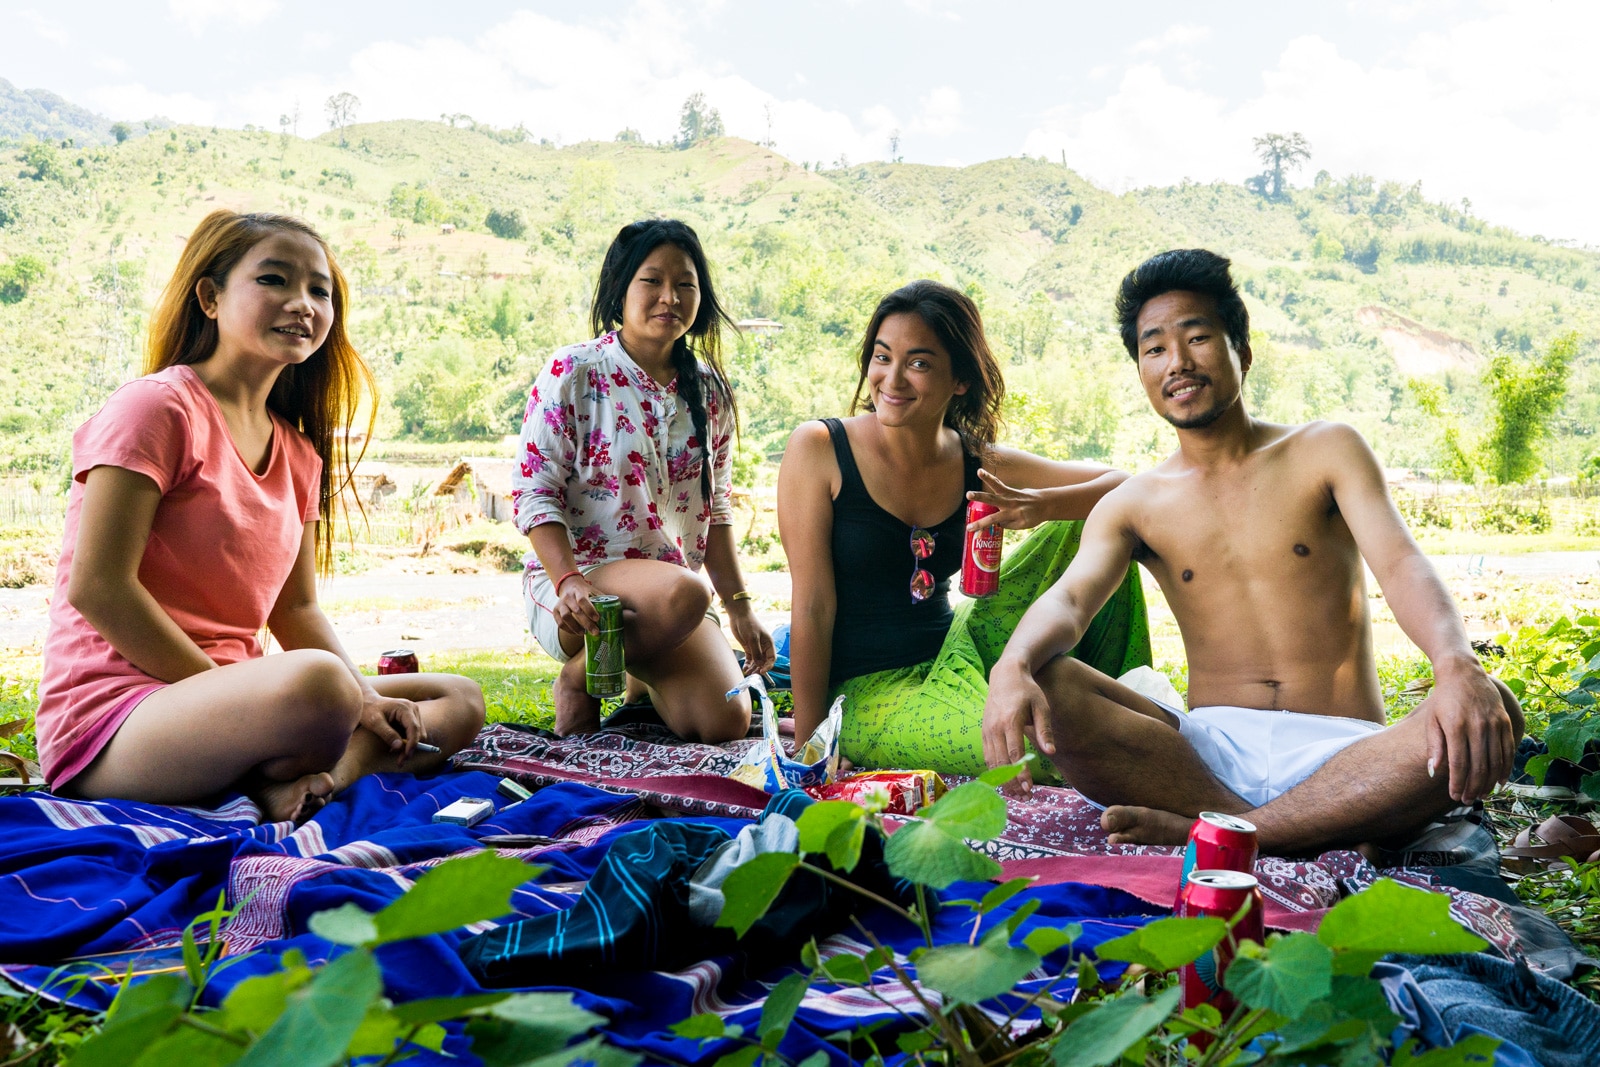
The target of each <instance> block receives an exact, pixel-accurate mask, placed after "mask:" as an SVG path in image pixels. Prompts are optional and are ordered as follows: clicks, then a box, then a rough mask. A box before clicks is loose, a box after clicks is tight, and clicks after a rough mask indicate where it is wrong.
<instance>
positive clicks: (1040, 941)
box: [1022, 923, 1083, 957]
mask: <svg viewBox="0 0 1600 1067" xmlns="http://www.w3.org/2000/svg"><path fill="white" fill-rule="evenodd" d="M1082 936H1083V926H1082V925H1081V924H1080V923H1069V924H1068V925H1066V926H1062V927H1054V926H1036V927H1034V928H1033V929H1032V930H1029V931H1028V935H1027V936H1026V937H1024V938H1023V939H1022V943H1023V944H1024V945H1027V946H1028V948H1030V949H1032V950H1033V951H1034V952H1037V953H1038V954H1039V955H1040V956H1041V957H1044V956H1048V955H1050V953H1052V952H1054V951H1055V950H1056V949H1058V948H1063V947H1065V946H1067V945H1070V944H1072V943H1073V942H1074V941H1076V940H1078V938H1080V937H1082Z"/></svg>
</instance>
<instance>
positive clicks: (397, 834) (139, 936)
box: [0, 771, 1164, 1064]
mask: <svg viewBox="0 0 1600 1067" xmlns="http://www.w3.org/2000/svg"><path fill="white" fill-rule="evenodd" d="M496 780H497V778H496V776H491V775H488V774H484V773H480V772H473V771H466V772H459V773H450V774H445V775H441V776H439V777H437V778H433V779H429V780H418V779H414V778H411V777H409V776H406V775H376V776H373V777H369V778H366V779H363V780H361V781H360V782H358V783H357V784H356V785H355V786H354V787H352V788H351V789H350V790H348V791H347V792H345V793H344V794H342V795H341V796H340V797H339V798H338V799H337V800H336V801H335V802H334V803H331V804H329V805H328V806H327V807H326V808H324V809H323V810H322V811H321V812H319V813H318V814H317V816H316V817H315V818H314V819H313V820H312V821H310V822H308V823H306V824H305V825H304V826H301V827H299V828H298V829H297V828H295V827H294V826H292V825H291V824H288V823H261V822H260V821H259V820H260V812H259V810H258V809H257V808H256V806H255V805H254V804H253V803H252V802H251V801H249V800H248V799H246V798H243V797H240V798H235V799H233V800H231V801H229V802H228V803H226V804H224V805H222V806H220V807H218V808H215V809H210V810H205V809H199V808H192V807H164V806H161V805H153V804H138V803H131V802H118V801H98V802H88V801H76V800H67V799H62V798H58V797H53V796H50V795H49V794H45V793H34V794H29V795H25V796H20V797H8V798H4V799H0V961H4V962H3V964H0V974H4V975H5V976H6V977H7V978H9V979H10V980H11V981H12V982H15V983H16V984H18V985H21V986H23V987H26V988H29V989H40V988H44V989H46V992H47V994H48V995H50V996H51V997H53V998H55V999H65V1000H69V1001H70V1002H72V1003H75V1004H78V1005H80V1006H83V1007H102V1008H103V1007H104V1006H106V1004H108V1003H109V1001H110V997H111V995H112V993H113V992H114V989H115V986H114V985H113V984H110V983H95V982H91V983H88V984H87V985H84V986H83V987H82V988H81V989H79V990H77V991H76V992H71V991H70V987H67V986H64V985H61V984H60V983H59V982H57V984H55V985H54V986H51V984H50V983H51V982H52V975H54V974H55V972H56V964H57V963H59V962H60V961H62V960H64V959H66V958H67V957H72V956H82V955H88V954H94V953H101V952H107V951H113V950H121V949H129V948H144V949H160V948H162V947H170V946H175V945H177V944H178V943H179V940H180V937H181V934H182V930H183V927H184V925H185V924H186V923H187V922H189V921H190V920H191V919H192V918H193V917H194V916H195V915H197V914H199V913H201V912H204V911H206V910H208V909H210V908H211V907H212V906H214V904H215V903H216V898H217V894H218V892H219V891H220V890H226V893H227V899H228V901H229V903H230V904H233V905H235V906H238V905H239V904H240V902H243V904H242V906H240V909H239V912H238V914H237V915H236V916H235V917H234V918H233V919H232V920H231V921H230V922H229V923H228V924H227V925H226V927H225V928H224V930H223V936H224V937H225V938H226V940H227V945H228V948H227V954H228V955H230V956H232V955H238V954H240V953H246V952H254V953H256V955H255V956H253V957H251V958H250V959H247V960H245V961H243V962H241V963H239V964H237V965H234V966H232V967H230V968H229V969H227V970H225V971H223V972H222V973H221V974H220V975H219V976H218V977H217V979H216V981H215V982H214V984H213V985H212V986H209V987H208V988H207V990H206V993H205V996H204V1001H205V1002H206V1003H210V1004H215V1003H219V1002H220V1001H221V1000H222V999H223V998H224V997H225V996H226V995H227V992H228V991H229V990H230V989H232V988H233V986H235V985H236V984H237V983H238V982H240V981H241V980H243V979H244V978H246V977H248V976H250V975H252V974H258V973H262V972H265V971H268V970H271V969H272V968H273V967H274V966H275V961H276V960H277V959H278V957H280V956H281V955H282V954H283V953H284V952H285V951H287V950H288V949H290V948H298V949H299V950H300V951H302V952H304V953H305V955H306V957H307V959H308V960H309V961H310V962H311V963H312V964H314V965H315V964H317V963H319V962H322V961H325V960H327V959H328V958H329V957H330V955H331V954H332V953H333V952H334V951H335V950H334V947H333V946H332V945H331V944H329V943H328V942H326V941H324V940H322V939H321V938H319V937H317V936H316V935H314V934H311V933H309V932H308V929H309V928H308V920H309V919H310V917H311V916H312V915H314V914H316V913H317V912H320V911H324V910H328V909H331V908H336V907H338V906H340V905H342V904H345V903H347V902H354V903H357V904H359V905H360V906H361V907H363V908H366V909H368V910H372V911H376V910H378V909H379V908H381V907H383V906H384V905H385V904H387V903H388V902H390V901H391V900H393V899H395V898H396V897H398V896H399V895H400V894H401V893H403V892H404V891H405V889H406V888H407V887H408V886H410V885H411V883H412V882H413V881H415V879H416V878H418V877H420V876H421V874H422V873H423V872H424V871H426V870H427V869H428V868H429V867H431V866H433V865H436V864H438V863H440V862H442V861H443V860H444V859H446V858H448V857H450V856H452V855H457V854H460V853H463V852H467V851H469V850H473V849H475V848H476V847H477V846H475V844H474V842H475V841H476V839H477V838H478V837H480V836H483V835H487V834H527V835H538V836H541V837H547V838H549V839H550V843H549V844H541V845H539V846H538V847H534V848H527V849H508V850H502V851H503V853H505V854H510V855H516V856H520V857H522V858H525V859H527V860H528V861H530V862H536V863H539V864H544V865H547V866H548V868H549V869H548V871H546V873H545V874H543V875H542V876H541V877H540V878H539V879H538V880H536V881H534V882H531V883H529V884H527V885H525V886H523V887H522V888H521V889H519V890H517V891H516V892H515V893H514V894H513V897H512V904H513V907H514V909H515V910H514V912H513V914H511V915H508V916H506V917H504V919H503V920H502V922H509V921H514V920H517V919H522V918H534V917H538V916H541V915H548V914H550V913H551V912H553V911H558V910H563V909H566V908H569V907H570V906H571V905H572V903H573V901H574V900H575V899H576V898H577V895H578V894H579V893H581V891H582V888H583V885H584V883H585V882H586V881H587V880H588V878H589V877H590V876H591V875H592V874H593V873H594V871H595V869H596V867H597V866H598V865H599V863H600V862H601V860H602V859H603V857H604V856H605V854H606V851H607V849H608V848H609V847H610V843H611V842H612V841H613V840H615V839H616V838H617V837H618V836H619V835H622V834H626V833H630V832H632V831H634V830H637V829H639V828H641V827H645V826H649V825H653V824H654V823H653V820H655V819H658V818H659V817H660V812H659V811H658V810H656V809H654V808H653V807H652V805H651V804H650V803H649V802H647V801H643V800H641V799H639V798H638V797H636V796H632V795H627V794H622V793H615V792H609V791H606V790H603V789H599V788H595V787H593V786H590V785H584V784H579V783H573V782H563V783H558V784H553V785H550V786H548V787H546V788H543V789H540V790H539V791H538V792H536V793H535V794H534V796H533V798H532V799H530V800H527V801H525V802H523V803H521V804H519V805H517V806H515V807H512V808H509V809H508V808H507V807H506V805H507V802H505V801H503V800H500V799H499V798H496V801H495V802H496V806H497V808H500V809H501V810H499V811H498V812H497V814H496V815H494V816H492V817H490V818H489V819H487V820H485V821H484V822H482V823H479V824H478V825H477V826H475V827H472V828H470V829H468V828H463V827H459V826H452V825H448V824H435V823H432V822H431V821H430V820H431V817H432V815H433V813H434V812H436V811H438V810H440V809H441V808H443V807H444V806H446V805H447V804H449V803H450V802H451V801H453V800H455V799H457V798H459V797H462V796H486V797H494V796H495V794H494V786H495V782H496ZM757 795H758V796H763V797H764V794H757ZM693 822H695V823H697V824H701V825H707V826H712V827H717V828H720V829H722V830H725V831H727V832H728V833H730V834H736V833H737V832H738V831H739V830H740V829H742V828H743V827H745V826H747V825H749V821H748V819H747V818H744V817H726V816H713V815H699V816H695V817H694V819H693ZM982 891H983V887H980V886H974V885H971V884H961V883H957V884H956V885H954V886H952V887H950V889H949V890H947V891H946V895H947V897H948V898H949V899H958V898H963V897H967V898H970V897H973V896H975V895H981V893H982ZM1034 895H1036V896H1038V897H1039V898H1040V900H1041V902H1042V906H1041V907H1040V909H1039V911H1038V912H1037V913H1036V914H1035V916H1034V917H1032V918H1030V919H1028V920H1027V921H1026V923H1025V924H1024V926H1023V927H1022V929H1023V931H1024V932H1025V931H1026V930H1027V929H1028V928H1029V927H1030V926H1031V925H1035V924H1041V923H1047V924H1050V925H1060V924H1064V923H1067V922H1079V923H1082V924H1083V926H1084V931H1085V932H1084V934H1083V937H1082V938H1081V939H1080V941H1079V943H1078V944H1079V947H1080V949H1082V948H1087V947H1092V946H1093V945H1096V944H1099V943H1100V942H1101V941H1104V940H1106V939H1108V938H1111V937H1117V936H1120V935H1121V934H1123V933H1126V932H1128V931H1129V930H1131V929H1133V928H1135V927H1136V926H1139V925H1141V924H1143V923H1145V922H1147V921H1149V920H1150V919H1151V918H1152V917H1155V916H1157V915H1160V914H1162V913H1163V911H1164V909H1162V908H1159V907H1155V906H1152V905H1151V904H1149V903H1147V902H1145V901H1144V900H1141V899H1140V898H1139V897H1137V896H1134V895H1132V894H1129V893H1123V892H1120V891H1117V890H1114V889H1106V888H1101V887H1097V886H1088V885H1075V884H1066V883H1063V884H1058V885H1052V886H1047V887H1044V888H1042V889H1040V890H1037V891H1036V892H1035V894H1034ZM1022 899H1023V898H1020V897H1019V898H1013V901H1012V903H1010V904H1008V905H1007V906H1006V908H1004V909H1002V910H1001V911H999V912H997V913H996V915H995V918H994V920H991V921H999V920H1000V919H1003V918H1004V917H1005V915H1006V914H1008V913H1009V910H1010V908H1011V907H1013V906H1020V903H1021V900H1022ZM970 918H971V917H970V914H969V913H968V912H966V910H965V909H963V908H950V909H946V910H945V914H943V915H941V916H940V917H939V919H938V920H937V925H936V930H937V932H938V935H939V938H940V940H941V941H950V942H953V941H958V940H959V941H965V940H966V938H967V936H968V935H969V934H970V932H971V923H970ZM862 919H863V921H864V922H865V923H866V924H867V925H868V927H869V928H870V929H872V930H874V931H875V934H876V936H878V937H879V938H880V939H881V940H882V941H883V943H884V944H885V945H887V946H888V947H890V948H893V949H895V950H896V951H897V954H898V955H899V956H900V957H901V960H902V962H904V955H905V954H906V953H907V952H909V951H910V950H911V949H912V948H913V947H915V945H917V944H919V943H920V939H919V938H918V937H916V936H914V932H913V931H912V930H911V929H910V928H909V927H907V926H905V924H903V923H901V922H899V921H897V920H895V919H893V918H892V917H891V916H889V915H888V914H887V913H884V912H878V911H875V910H873V909H868V910H866V911H864V912H863V913H862ZM494 925H498V924H479V925H477V926H475V927H473V928H469V929H465V930H462V931H458V932H456V933H452V934H447V935H439V936H433V937H427V938H420V939H417V940H414V941H407V942H401V943H398V944H394V945H389V946H386V947H384V948H383V949H381V950H379V953H378V958H379V961H380V963H381V965H382V968H383V973H384V980H385V987H386V988H385V991H386V994H387V995H388V996H389V997H391V998H392V999H394V1000H396V1001H408V1000H413V999H418V998H422V997H433V996H451V995H461V994H468V993H474V992H480V991H482V990H481V987H480V986H478V985H477V983H476V982H475V981H474V980H473V978H472V976H471V974H470V973H469V972H468V971H467V969H466V967H465V966H463V964H462V962H461V959H460V956H459V953H458V947H459V945H460V943H461V942H462V941H463V940H464V939H465V938H467V937H469V936H471V935H472V934H474V933H476V932H480V931H482V930H484V929H487V928H490V927H492V926H494ZM868 947H869V946H868V945H866V944H863V943H860V942H859V941H858V939H857V938H855V937H852V936H850V935H849V934H839V935H835V936H833V937H830V938H828V939H827V940H826V941H824V942H822V943H821V954H822V955H823V956H824V958H826V957H828V956H830V955H832V954H834V953H837V952H840V951H844V950H847V949H849V950H854V951H857V952H864V951H866V949H867V948H868ZM1047 963H1052V964H1054V965H1055V967H1056V971H1059V970H1060V968H1061V967H1062V966H1063V965H1064V964H1065V963H1066V958H1065V956H1064V955H1062V956H1061V958H1051V959H1050V960H1048V961H1047ZM788 970H789V968H787V967H782V968H779V969H778V970H777V971H775V972H769V973H756V974H751V973H746V971H747V969H746V968H745V967H743V965H742V962H741V960H740V958H739V956H738V955H737V954H735V955H729V956H721V957H717V958H713V959H707V960H701V961H698V962H695V963H694V964H693V965H691V966H687V967H685V968H683V969H681V970H674V971H619V972H617V973H611V974H600V975H588V976H585V977H582V978H575V977H574V976H572V975H568V974H565V973H562V974H560V975H550V976H548V977H547V978H546V980H545V982H544V983H543V984H541V985H540V986H539V987H538V988H540V989H545V990H549V989H562V988H570V989H572V990H573V991H574V994H575V998H576V1001H577V1003H578V1004H580V1005H581V1006H582V1007H585V1008H587V1009H588V1010H591V1011H595V1012H598V1013H600V1014H602V1015H605V1016H607V1017H608V1018H610V1019H611V1020H612V1021H611V1024H610V1026H609V1027H607V1029H606V1034H607V1035H608V1038H609V1039H610V1040H611V1041H612V1042H613V1043H615V1044H618V1045H621V1046H623V1047H627V1048H631V1049H634V1050H636V1051H639V1052H641V1053H643V1054H645V1055H646V1056H647V1057H648V1058H650V1059H651V1060H652V1061H656V1062H659V1061H661V1060H667V1061H670V1062H676V1063H680V1064H697V1063H710V1062H712V1061H714V1060H715V1059H716V1058H717V1057H719V1056H720V1055H722V1054H724V1053H726V1052H728V1051H731V1047H732V1046H731V1045H729V1044H728V1043H727V1042H708V1043H707V1044H705V1045H704V1046H702V1045H701V1044H700V1043H699V1042H697V1041H694V1040H689V1039H684V1038H679V1037H676V1036H675V1035H673V1034H671V1033H670V1032H669V1030H668V1027H670V1026H671V1025H672V1024H673V1023H676V1022H678V1021H680V1020H682V1019H685V1018H688V1017H689V1016H691V1015H695V1014H699V1013H703V1012H717V1013H719V1014H721V1015H723V1016H725V1017H727V1018H728V1019H729V1020H730V1021H731V1022H734V1023H738V1024H740V1025H744V1026H754V1024H755V1023H756V1022H757V1020H758V1019H759V1015H760V1010H761V1007H762V1004H763V1002H764V999H765V997H766V994H767V991H768V990H769V989H770V988H771V986H772V985H773V984H774V983H776V982H777V981H778V980H779V979H781V978H782V976H783V975H784V974H785V973H787V972H788ZM1102 972H1103V973H1108V974H1112V975H1114V974H1115V973H1117V972H1116V971H1115V970H1112V969H1111V968H1102ZM1038 978H1039V980H1040V981H1041V982H1042V981H1043V980H1045V975H1044V974H1043V973H1041V974H1040V975H1039V976H1038ZM874 992H876V993H878V994H879V995H881V996H884V997H886V998H887V999H888V1000H890V1001H891V1002H892V1003H895V1004H896V1005H898V1006H900V1007H904V1008H907V1009H914V1008H915V1002H914V1000H913V999H912V997H911V995H910V994H909V993H906V992H905V991H904V990H903V989H902V988H901V987H899V986H898V985H896V984H893V983H890V982H887V981H886V982H885V983H883V985H882V986H881V987H880V988H879V989H877V990H875V991H874ZM797 1018H798V1025H796V1026H795V1027H794V1028H793V1029H792V1030H791V1034H790V1037H789V1038H788V1039H787V1041H786V1043H785V1045H784V1048H783V1051H784V1053H785V1054H787V1055H789V1056H790V1057H791V1058H792V1059H794V1060H795V1061H798V1060H800V1059H803V1058H804V1057H806V1056H808V1055H810V1054H811V1053H813V1052H816V1051H819V1050H823V1051H827V1052H828V1053H829V1055H830V1058H831V1061H832V1062H834V1063H836V1064H845V1063H849V1062H851V1059H850V1057H849V1056H847V1055H846V1054H845V1053H843V1052H840V1051H839V1050H838V1049H837V1047H836V1046H833V1045H830V1044H828V1043H827V1042H826V1041H824V1040H823V1035H827V1034H832V1033H836V1032H838V1031H840V1030H848V1029H850V1028H852V1027H853V1026H856V1025H858V1024H861V1023H863V1022H870V1021H875V1020H879V1019H883V1020H889V1019H891V1018H894V1016H893V1013H892V1012H891V1011H890V1010H889V1009H888V1008H886V1007H885V1006H884V1004H883V1003H882V1002H881V1001H879V1000H877V999H874V996H873V995H872V993H869V992H867V991H865V990H861V989H849V988H836V989H829V988H820V989H817V988H814V989H812V990H811V991H810V992H808V993H807V994H806V998H805V1000H804V1001H803V1003H802V1005H801V1008H800V1011H799V1014H798V1016H797ZM445 1051H446V1052H447V1053H449V1054H451V1055H453V1056H458V1057H464V1058H463V1059H454V1060H450V1059H445V1058H441V1057H437V1056H434V1055H432V1054H428V1055H425V1056H419V1057H418V1058H416V1059H415V1060H412V1061H410V1062H416V1063H439V1064H444V1063H456V1064H460V1063H463V1062H465V1063H473V1062H475V1059H474V1058H473V1057H472V1056H471V1054H470V1051H469V1049H468V1040H467V1039H466V1038H465V1037H464V1036H462V1035H461V1034H459V1033H453V1034H452V1037H451V1038H450V1040H449V1041H448V1042H447V1043H446V1045H445ZM860 1051H861V1054H862V1056H863V1057H864V1056H865V1051H866V1050H864V1049H863V1050H860Z"/></svg>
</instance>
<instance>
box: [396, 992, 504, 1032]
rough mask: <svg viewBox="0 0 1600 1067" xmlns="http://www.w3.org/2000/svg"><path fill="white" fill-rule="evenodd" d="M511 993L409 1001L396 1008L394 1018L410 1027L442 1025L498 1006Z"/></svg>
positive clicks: (397, 1005)
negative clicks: (492, 1005)
mask: <svg viewBox="0 0 1600 1067" xmlns="http://www.w3.org/2000/svg"><path fill="white" fill-rule="evenodd" d="M510 996H511V994H510V993H477V994H475V995H473V996H470V997H427V998H425V999H423V1000H408V1001H406V1002H405V1003H404V1004H396V1005H395V1006H394V1009H393V1010H394V1017H395V1018H396V1019H399V1020H400V1021H401V1022H403V1023H405V1024H407V1025H408V1026H420V1025H423V1024H425V1023H442V1022H445V1021H446V1020H449V1019H459V1018H461V1017H462V1016H463V1015H469V1014H472V1013H475V1012H477V1011H479V1010H481V1009H483V1008H487V1007H488V1006H490V1005H491V1004H498V1003H500V1002H501V1001H502V1000H505V999H506V998H508V997H510Z"/></svg>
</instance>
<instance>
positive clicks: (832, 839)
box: [827, 819, 867, 871]
mask: <svg viewBox="0 0 1600 1067" xmlns="http://www.w3.org/2000/svg"><path fill="white" fill-rule="evenodd" d="M866 839H867V821H866V820H865V819H857V820H855V821H854V822H847V823H842V824H840V825H838V826H836V827H834V828H833V833H831V834H829V835H828V845H827V853H828V862H829V863H831V864H833V866H834V869H835V870H840V871H853V870H855V869H856V864H857V863H859V862H861V846H862V845H863V844H865V843H866Z"/></svg>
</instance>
